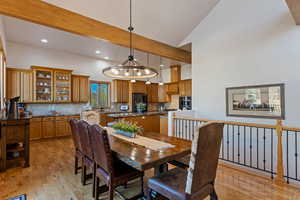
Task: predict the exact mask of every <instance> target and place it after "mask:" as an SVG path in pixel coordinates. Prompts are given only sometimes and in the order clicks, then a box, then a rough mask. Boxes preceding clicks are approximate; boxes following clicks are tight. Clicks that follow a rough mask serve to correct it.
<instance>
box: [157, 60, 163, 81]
mask: <svg viewBox="0 0 300 200" xmlns="http://www.w3.org/2000/svg"><path fill="white" fill-rule="evenodd" d="M163 66H164V65H163V64H162V59H161V57H160V63H159V81H158V85H164V82H163V78H162V69H161V68H162V67H163Z"/></svg>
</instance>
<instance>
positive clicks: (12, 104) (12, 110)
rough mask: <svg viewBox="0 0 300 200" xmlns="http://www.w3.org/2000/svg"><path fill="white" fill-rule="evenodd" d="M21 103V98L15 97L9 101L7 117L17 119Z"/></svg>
mask: <svg viewBox="0 0 300 200" xmlns="http://www.w3.org/2000/svg"><path fill="white" fill-rule="evenodd" d="M19 101H20V97H14V98H11V99H9V101H8V102H7V105H6V108H7V112H6V113H7V115H8V118H17V117H18V115H19V113H18V102H19Z"/></svg>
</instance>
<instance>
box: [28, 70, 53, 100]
mask: <svg viewBox="0 0 300 200" xmlns="http://www.w3.org/2000/svg"><path fill="white" fill-rule="evenodd" d="M32 69H33V72H34V77H33V78H34V84H33V86H34V91H33V98H34V101H35V102H50V101H53V70H51V69H47V68H43V67H38V66H32Z"/></svg>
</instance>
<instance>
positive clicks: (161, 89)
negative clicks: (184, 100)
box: [158, 85, 170, 103]
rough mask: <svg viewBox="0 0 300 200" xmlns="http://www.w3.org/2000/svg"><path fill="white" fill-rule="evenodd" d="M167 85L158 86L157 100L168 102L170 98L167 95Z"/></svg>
mask: <svg viewBox="0 0 300 200" xmlns="http://www.w3.org/2000/svg"><path fill="white" fill-rule="evenodd" d="M167 87H168V86H167V85H159V86H158V102H159V103H166V102H169V100H170V98H169V96H168V95H167Z"/></svg>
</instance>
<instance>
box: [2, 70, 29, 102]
mask: <svg viewBox="0 0 300 200" xmlns="http://www.w3.org/2000/svg"><path fill="white" fill-rule="evenodd" d="M6 74H7V78H6V80H7V82H6V97H7V98H14V97H18V96H20V102H32V100H33V72H32V71H31V70H23V69H15V68H7V72H6Z"/></svg>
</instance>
